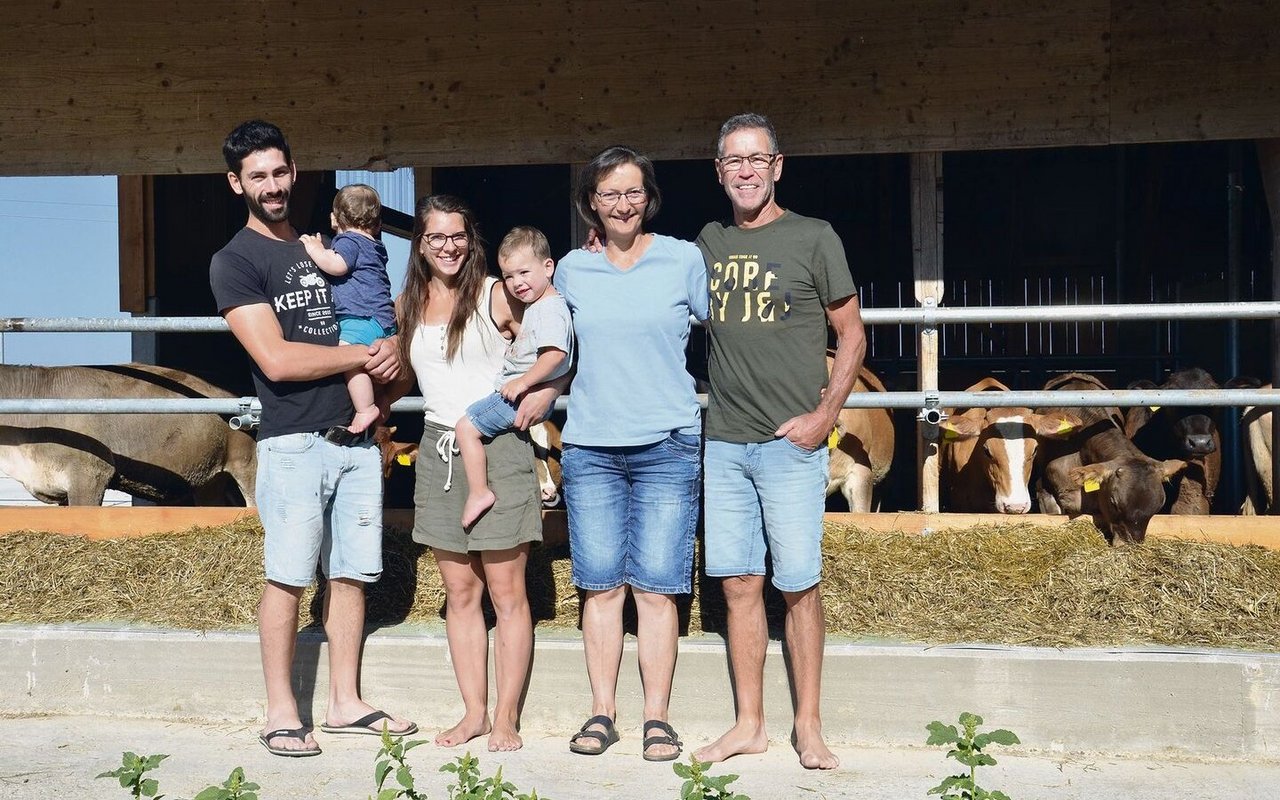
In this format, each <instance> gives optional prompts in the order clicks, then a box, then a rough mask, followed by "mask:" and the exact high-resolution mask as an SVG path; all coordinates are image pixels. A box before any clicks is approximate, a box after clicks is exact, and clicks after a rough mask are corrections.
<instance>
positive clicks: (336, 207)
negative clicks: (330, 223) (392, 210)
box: [333, 183, 382, 231]
mask: <svg viewBox="0 0 1280 800" xmlns="http://www.w3.org/2000/svg"><path fill="white" fill-rule="evenodd" d="M333 216H334V217H336V218H337V220H338V224H339V225H341V226H342V227H344V228H356V229H358V230H362V231H372V230H377V228H378V226H379V225H380V224H381V222H382V202H381V201H380V200H378V192H377V191H376V190H375V189H374V188H373V187H372V186H366V185H364V184H363V183H353V184H351V185H350V186H344V187H342V188H341V189H340V190H338V194H337V195H336V196H334V198H333Z"/></svg>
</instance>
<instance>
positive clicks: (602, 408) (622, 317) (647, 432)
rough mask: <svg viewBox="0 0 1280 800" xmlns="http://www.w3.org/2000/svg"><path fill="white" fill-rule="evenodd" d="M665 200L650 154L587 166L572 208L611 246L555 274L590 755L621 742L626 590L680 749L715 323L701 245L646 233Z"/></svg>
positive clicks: (649, 744) (650, 688)
mask: <svg viewBox="0 0 1280 800" xmlns="http://www.w3.org/2000/svg"><path fill="white" fill-rule="evenodd" d="M660 202H661V198H660V196H659V193H658V186H657V183H656V182H655V180H654V175H653V165H652V163H651V162H650V161H649V159H648V158H646V157H644V156H642V155H640V154H639V153H637V152H635V151H634V150H632V149H630V148H627V147H610V148H608V149H606V150H604V151H602V152H601V153H600V154H599V155H597V156H596V157H595V158H593V159H592V160H591V162H590V163H589V164H587V166H586V167H585V168H584V169H583V172H582V175H581V178H580V182H579V186H578V188H577V190H576V192H575V197H574V204H575V206H576V207H577V211H578V213H579V214H580V215H581V216H582V218H583V219H584V220H585V221H586V222H587V223H588V224H589V225H591V226H593V227H594V228H595V229H596V230H597V231H599V232H600V233H601V235H602V237H603V245H604V246H603V248H602V250H601V251H600V252H595V253H593V252H588V251H585V250H576V251H574V252H571V253H569V254H568V255H566V256H565V257H564V259H563V260H561V262H560V264H559V266H558V267H557V270H556V277H555V283H556V288H557V289H559V290H560V293H561V294H562V295H564V298H565V300H566V302H568V304H569V308H570V310H571V311H572V312H573V324H574V331H575V334H576V336H577V337H578V369H577V375H576V376H575V377H574V379H573V388H572V391H571V393H570V395H569V406H568V420H567V423H566V425H565V427H564V430H563V433H562V438H563V441H564V444H563V453H562V456H561V471H562V474H563V481H564V494H565V504H566V508H567V509H568V518H569V543H570V550H571V554H572V562H573V581H574V583H575V584H576V585H577V586H578V587H579V588H581V589H582V590H584V592H585V595H586V599H585V603H584V606H583V611H582V633H583V642H584V646H585V649H586V660H587V675H588V678H589V680H590V682H591V698H592V707H591V717H590V719H588V720H587V722H586V724H584V725H583V726H582V729H581V730H580V731H578V733H576V734H574V736H573V737H572V739H571V740H570V744H569V749H570V750H572V751H573V752H575V753H583V754H589V755H594V754H599V753H602V752H604V751H605V750H606V749H608V747H609V746H610V745H611V744H613V743H614V742H616V741H617V740H618V733H617V729H616V728H615V720H616V718H617V707H616V705H617V703H616V695H617V682H618V669H619V662H620V661H621V657H622V638H623V627H622V607H623V602H624V600H625V599H626V593H627V590H628V588H630V591H631V594H632V596H633V597H634V598H635V603H636V610H637V614H638V617H639V620H638V631H637V639H638V650H639V658H640V674H641V681H642V684H643V689H644V720H645V722H644V726H643V734H642V735H643V737H644V741H643V752H644V757H645V759H647V760H650V761H668V760H671V759H674V758H677V757H678V756H679V755H680V751H681V742H680V740H679V737H678V736H677V734H676V732H675V730H674V729H673V728H672V727H671V725H670V723H669V721H668V705H669V702H670V696H671V681H672V675H673V673H674V671H675V663H676V642H677V639H678V632H679V631H678V620H677V614H676V604H675V597H674V596H675V595H677V594H682V593H688V592H689V591H690V590H691V585H690V582H691V573H692V563H693V539H694V529H695V527H696V525H697V519H698V496H699V479H700V476H701V447H700V438H699V437H700V432H701V422H700V411H699V408H698V401H697V398H696V397H695V395H694V383H693V378H692V377H691V376H690V375H689V373H688V372H687V371H686V369H685V356H684V351H685V345H686V344H687V342H688V339H689V317H690V315H691V314H692V315H694V316H696V317H697V318H699V319H705V318H706V317H707V276H706V267H705V266H704V264H703V259H702V255H701V254H700V253H699V251H698V249H697V247H695V246H694V245H692V244H690V243H689V242H684V241H680V240H678V239H672V238H670V237H667V236H659V235H657V234H653V233H647V232H646V231H645V230H644V226H645V223H647V222H648V221H650V220H652V219H653V217H654V215H655V214H656V213H657V211H658V206H659V204H660Z"/></svg>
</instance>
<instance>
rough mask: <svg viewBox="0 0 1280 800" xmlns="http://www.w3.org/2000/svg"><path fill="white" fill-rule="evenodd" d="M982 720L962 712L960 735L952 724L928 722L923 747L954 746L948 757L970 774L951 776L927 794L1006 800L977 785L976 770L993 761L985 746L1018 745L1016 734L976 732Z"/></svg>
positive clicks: (968, 799) (967, 799)
mask: <svg viewBox="0 0 1280 800" xmlns="http://www.w3.org/2000/svg"><path fill="white" fill-rule="evenodd" d="M981 724H982V717H979V716H978V715H977V714H970V713H969V712H968V711H965V712H963V713H961V714H960V726H961V727H962V728H963V729H964V731H963V732H961V731H959V730H957V729H956V726H954V725H944V724H942V723H941V722H939V721H938V720H934V721H933V722H930V723H929V724H928V725H927V726H926V727H927V728H928V730H929V739H928V741H926V742H925V744H932V745H947V744H949V745H954V746H953V747H952V748H951V749H950V750H949V751H947V758H954V759H955V760H956V761H959V762H960V763H961V764H964V765H965V766H967V767H968V768H969V773H968V774H967V775H966V774H963V773H962V774H960V775H951V776H948V777H947V778H944V779H943V781H942V783H940V784H938V785H937V786H935V787H933V788H932V789H930V790H929V794H938V795H942V800H1009V796H1008V795H1006V794H1005V793H1004V792H1000V791H990V790H987V789H983V788H982V787H981V786H979V785H978V782H977V774H978V767H988V766H992V765H993V764H995V763H996V760H995V759H994V758H992V757H991V756H990V755H988V754H987V753H986V752H984V751H985V749H986V747H987V746H988V745H991V744H1005V745H1009V744H1020V741H1019V739H1018V736H1017V734H1015V733H1014V732H1013V731H1007V730H1005V729H1004V728H999V729H997V730H994V731H988V732H987V733H978V726H979V725H981Z"/></svg>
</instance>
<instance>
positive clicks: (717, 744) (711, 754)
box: [693, 722, 769, 763]
mask: <svg viewBox="0 0 1280 800" xmlns="http://www.w3.org/2000/svg"><path fill="white" fill-rule="evenodd" d="M768 749H769V737H768V736H767V735H766V734H765V731H764V725H753V724H748V723H744V722H739V723H738V724H736V725H734V726H733V727H732V728H730V729H729V730H728V731H727V732H726V733H725V734H724V735H723V736H721V737H720V738H719V739H716V740H715V741H714V742H712V743H711V744H709V745H707V746H706V747H700V748H698V749H697V750H696V751H695V752H694V754H693V757H694V758H696V759H698V760H699V761H710V762H711V763H716V762H719V761H724V760H725V759H727V758H732V757H734V756H739V755H744V754H746V753H763V752H764V751H766V750H768Z"/></svg>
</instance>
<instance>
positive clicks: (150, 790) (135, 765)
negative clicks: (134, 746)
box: [95, 751, 169, 800]
mask: <svg viewBox="0 0 1280 800" xmlns="http://www.w3.org/2000/svg"><path fill="white" fill-rule="evenodd" d="M168 757H169V756H167V755H164V754H161V755H154V756H140V755H138V754H137V753H131V752H127V751H126V752H125V753H124V755H123V756H121V758H120V767H119V768H117V769H113V770H111V771H110V772H103V773H101V774H100V775H97V776H95V777H97V778H117V779H118V780H119V781H120V788H122V789H128V790H129V791H130V792H132V793H133V796H134V797H135V798H141V797H150V798H153V799H154V800H160V798H162V797H164V795H162V794H156V792H158V791H160V783H159V781H157V780H156V779H155V778H147V777H144V776H145V775H146V774H147V773H148V772H150V771H151V770H153V769H155V768H156V767H158V766H160V762H161V761H164V760H165V759H166V758H168Z"/></svg>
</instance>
